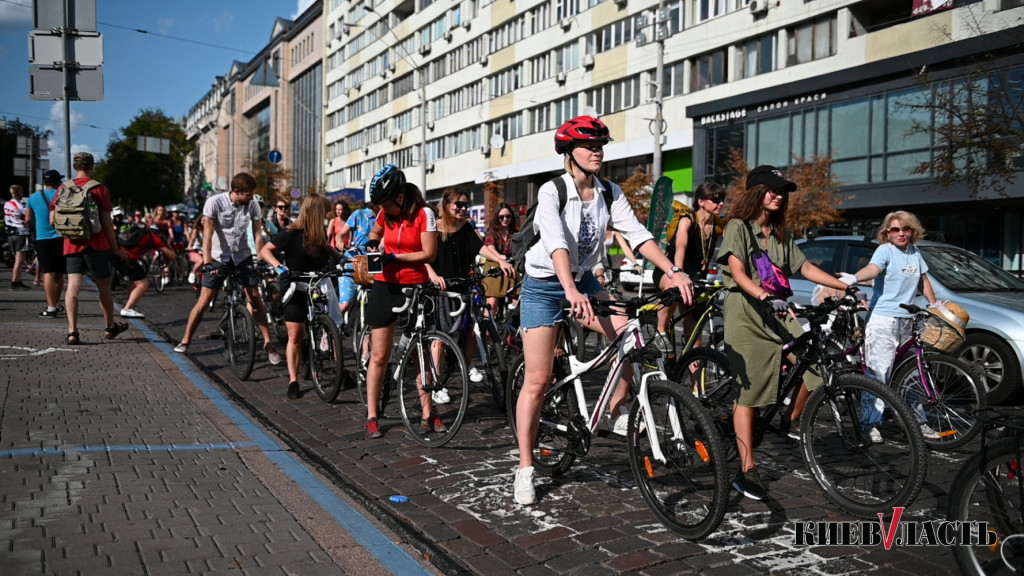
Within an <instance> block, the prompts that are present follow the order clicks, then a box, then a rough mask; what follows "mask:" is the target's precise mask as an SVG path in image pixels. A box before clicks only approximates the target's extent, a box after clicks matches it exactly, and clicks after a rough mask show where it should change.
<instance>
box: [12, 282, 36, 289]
mask: <svg viewBox="0 0 1024 576" xmlns="http://www.w3.org/2000/svg"><path fill="white" fill-rule="evenodd" d="M31 289H32V288H30V287H28V286H26V285H25V283H24V282H22V281H21V280H18V281H17V282H11V290H31Z"/></svg>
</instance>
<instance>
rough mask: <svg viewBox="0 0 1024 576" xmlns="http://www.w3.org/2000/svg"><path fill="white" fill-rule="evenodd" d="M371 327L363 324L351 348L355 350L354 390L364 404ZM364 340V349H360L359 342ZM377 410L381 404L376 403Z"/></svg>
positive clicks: (380, 408) (381, 408)
mask: <svg viewBox="0 0 1024 576" xmlns="http://www.w3.org/2000/svg"><path fill="white" fill-rule="evenodd" d="M371 332H372V329H371V328H370V327H369V326H364V327H363V329H362V330H360V331H359V332H358V333H357V334H356V335H355V336H354V337H353V339H352V340H353V342H354V344H353V345H352V349H353V350H354V351H355V362H356V391H357V392H358V394H359V401H360V402H362V403H363V406H366V405H367V404H366V374H367V371H368V370H369V367H370V334H371ZM363 341H365V342H366V351H365V352H363V351H362V346H361V345H360V344H358V343H359V342H363ZM378 404H379V405H378V407H377V408H378V411H381V410H383V404H381V403H378Z"/></svg>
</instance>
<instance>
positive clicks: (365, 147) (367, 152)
mask: <svg viewBox="0 0 1024 576" xmlns="http://www.w3.org/2000/svg"><path fill="white" fill-rule="evenodd" d="M369 153H370V147H369V146H363V154H369Z"/></svg>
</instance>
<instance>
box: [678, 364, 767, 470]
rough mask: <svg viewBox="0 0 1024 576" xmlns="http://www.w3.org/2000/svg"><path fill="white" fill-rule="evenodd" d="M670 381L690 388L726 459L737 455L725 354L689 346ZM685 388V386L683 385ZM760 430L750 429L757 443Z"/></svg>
mask: <svg viewBox="0 0 1024 576" xmlns="http://www.w3.org/2000/svg"><path fill="white" fill-rule="evenodd" d="M672 381H673V382H679V383H680V384H679V385H680V386H682V387H683V388H684V389H691V390H692V391H693V393H694V394H695V395H696V397H697V398H698V399H699V400H700V403H701V405H703V406H704V409H705V410H707V412H708V414H709V415H710V416H711V418H712V419H713V421H714V423H715V428H716V430H717V431H718V433H719V435H720V436H721V437H722V438H723V441H724V442H725V444H726V446H725V449H726V459H727V460H730V461H731V460H733V459H735V458H736V457H737V456H739V448H738V447H737V446H736V442H735V441H734V439H735V437H736V432H735V430H734V429H733V426H732V408H733V403H734V399H735V381H736V377H735V376H734V375H733V373H732V369H731V368H730V366H729V360H728V359H727V358H726V357H725V354H722V353H721V352H719V351H717V350H715V349H713V348H703V347H701V348H693V349H691V350H690V351H689V352H687V353H686V354H684V355H683V356H682V357H680V358H679V359H678V361H677V362H676V369H675V373H673V374H672ZM687 387H689V388H687ZM763 438H764V432H763V431H762V430H760V429H759V428H758V427H755V428H754V443H755V444H760V443H761V440H762V439H763Z"/></svg>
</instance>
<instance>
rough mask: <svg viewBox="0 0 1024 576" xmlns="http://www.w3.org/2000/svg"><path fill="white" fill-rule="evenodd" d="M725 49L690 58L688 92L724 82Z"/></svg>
mask: <svg viewBox="0 0 1024 576" xmlns="http://www.w3.org/2000/svg"><path fill="white" fill-rule="evenodd" d="M725 66H726V56H725V50H716V51H714V52H712V53H710V54H705V55H703V56H698V57H697V58H694V59H692V60H690V92H696V91H698V90H703V89H705V88H710V87H712V86H718V85H719V84H725Z"/></svg>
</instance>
